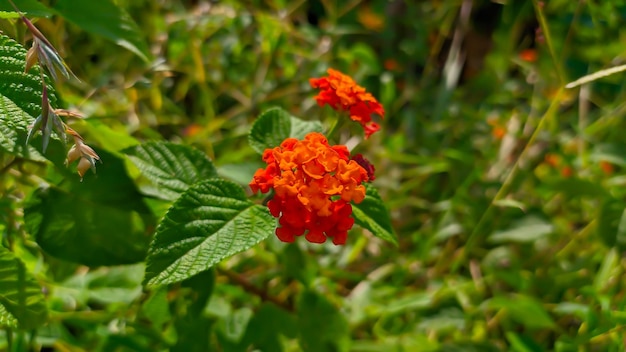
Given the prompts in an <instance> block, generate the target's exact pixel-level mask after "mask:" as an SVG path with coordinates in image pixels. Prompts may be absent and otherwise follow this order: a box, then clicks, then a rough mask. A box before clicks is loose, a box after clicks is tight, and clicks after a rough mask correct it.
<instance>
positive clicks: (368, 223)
mask: <svg viewBox="0 0 626 352" xmlns="http://www.w3.org/2000/svg"><path fill="white" fill-rule="evenodd" d="M365 188H366V194H365V199H363V201H362V202H361V203H359V204H353V205H352V216H354V222H355V223H356V224H357V225H359V226H361V227H363V228H365V229H367V230H369V231H371V232H372V234H374V236H376V237H379V238H382V239H383V240H385V241H389V242H391V243H393V244H395V245H398V238H397V237H396V234H395V232H394V231H393V227H392V226H391V217H390V216H389V210H387V207H385V203H384V202H383V200H382V199H381V198H380V195H379V194H378V191H377V190H376V188H374V187H373V186H371V185H369V184H366V185H365Z"/></svg>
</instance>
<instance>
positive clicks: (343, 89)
mask: <svg viewBox="0 0 626 352" xmlns="http://www.w3.org/2000/svg"><path fill="white" fill-rule="evenodd" d="M327 72H328V76H327V77H321V78H311V79H309V83H310V84H311V87H313V88H319V89H320V92H319V93H318V94H317V96H315V100H316V101H317V104H318V105H319V106H324V105H325V104H328V105H330V106H331V107H332V108H333V109H335V110H341V111H347V112H348V113H349V114H350V118H351V119H352V120H353V121H356V122H358V123H360V124H361V126H363V129H364V131H365V138H369V136H371V135H372V134H373V133H375V132H376V131H378V130H379V129H380V126H379V125H378V124H377V123H375V122H373V121H372V114H377V115H379V116H380V117H382V118H384V117H385V109H384V108H383V106H382V105H381V104H380V103H379V102H378V101H377V100H376V98H374V96H372V94H370V93H368V92H367V91H366V90H365V88H363V87H361V86H359V85H358V84H356V82H355V81H354V80H353V79H352V78H351V77H350V76H347V75H344V74H343V73H341V72H339V71H337V70H333V69H332V68H329V69H328V71H327Z"/></svg>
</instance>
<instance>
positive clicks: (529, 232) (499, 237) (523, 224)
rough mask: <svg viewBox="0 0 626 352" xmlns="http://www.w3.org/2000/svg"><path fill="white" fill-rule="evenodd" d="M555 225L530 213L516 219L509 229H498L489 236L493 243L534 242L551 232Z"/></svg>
mask: <svg viewBox="0 0 626 352" xmlns="http://www.w3.org/2000/svg"><path fill="white" fill-rule="evenodd" d="M553 231H554V226H552V224H551V223H549V222H548V221H546V220H544V219H541V218H539V217H537V216H533V215H529V216H526V217H524V218H522V219H521V220H518V221H516V222H515V223H514V224H513V225H512V226H511V227H510V228H509V229H507V230H504V231H497V232H495V233H493V234H492V235H491V236H489V241H491V242H493V243H502V242H533V241H536V240H538V239H540V238H542V237H545V236H547V235H549V234H551V233H552V232H553Z"/></svg>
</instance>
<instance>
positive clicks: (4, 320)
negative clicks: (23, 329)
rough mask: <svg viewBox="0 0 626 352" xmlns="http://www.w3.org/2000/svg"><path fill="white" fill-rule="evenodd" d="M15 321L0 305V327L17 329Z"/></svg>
mask: <svg viewBox="0 0 626 352" xmlns="http://www.w3.org/2000/svg"><path fill="white" fill-rule="evenodd" d="M17 324H18V322H17V319H15V317H14V316H13V315H11V313H9V312H7V310H6V309H5V308H4V306H3V305H2V304H0V327H4V328H17Z"/></svg>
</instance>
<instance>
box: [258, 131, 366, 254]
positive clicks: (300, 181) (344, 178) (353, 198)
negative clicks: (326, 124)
mask: <svg viewBox="0 0 626 352" xmlns="http://www.w3.org/2000/svg"><path fill="white" fill-rule="evenodd" d="M362 159H363V158H362V157H361V158H360V159H359V161H361V162H363V161H362ZM263 161H265V162H266V163H267V167H266V168H265V169H259V170H257V171H256V173H255V174H254V178H253V179H252V182H250V188H251V189H252V191H253V192H254V193H256V192H258V191H261V192H262V193H267V192H269V190H270V189H274V191H275V195H274V197H273V198H272V199H271V200H270V201H269V202H268V204H267V205H268V208H269V210H270V212H271V214H272V215H273V216H274V217H276V218H279V220H278V222H279V224H280V227H279V228H277V229H276V235H277V236H278V238H279V239H280V240H281V241H283V242H293V241H294V240H295V237H296V236H301V235H303V234H305V233H306V235H305V238H306V239H307V240H308V241H309V242H313V243H324V242H325V241H326V238H332V241H333V243H334V244H344V243H345V242H346V237H347V234H348V230H349V229H351V228H352V225H353V224H354V219H353V218H351V217H350V215H351V214H352V205H351V204H350V202H354V203H360V202H361V201H362V200H363V199H364V198H365V187H364V186H363V185H362V183H363V182H367V181H369V180H371V179H373V178H374V177H373V167H372V168H369V169H365V168H364V167H363V166H361V165H360V164H359V162H358V161H356V160H351V159H350V152H349V151H348V148H347V147H346V146H343V145H335V146H330V145H329V144H328V141H327V139H326V137H324V135H322V134H321V133H317V132H311V133H309V134H307V135H306V136H305V137H304V139H303V140H297V139H295V138H287V139H286V140H285V141H283V142H282V143H281V144H280V146H278V147H276V148H273V149H266V150H265V152H264V153H263ZM367 165H369V163H367ZM368 172H372V175H371V176H370V175H368Z"/></svg>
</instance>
